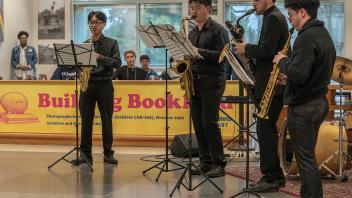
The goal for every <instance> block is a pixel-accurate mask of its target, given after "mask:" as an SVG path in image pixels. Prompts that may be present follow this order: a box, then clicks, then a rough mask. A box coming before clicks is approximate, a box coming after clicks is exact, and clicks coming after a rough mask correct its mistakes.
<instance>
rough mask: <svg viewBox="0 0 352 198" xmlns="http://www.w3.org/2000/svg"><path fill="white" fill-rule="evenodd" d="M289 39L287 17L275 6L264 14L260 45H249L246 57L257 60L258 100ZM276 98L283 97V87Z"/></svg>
mask: <svg viewBox="0 0 352 198" xmlns="http://www.w3.org/2000/svg"><path fill="white" fill-rule="evenodd" d="M287 39H288V26H287V21H286V18H285V16H284V15H283V14H282V13H281V12H280V10H279V9H278V8H277V7H276V6H273V7H271V8H269V9H268V10H267V11H265V12H264V17H263V25H262V30H261V34H260V38H259V42H258V45H252V44H247V45H246V49H245V53H246V55H248V56H250V57H252V58H255V60H256V61H255V65H256V66H255V81H256V82H255V87H254V95H255V97H256V99H261V98H262V96H263V93H264V90H265V88H266V85H267V84H268V81H269V78H270V72H271V71H272V70H273V65H274V64H273V59H274V56H275V55H276V54H277V52H278V51H281V50H282V48H283V47H284V46H285V43H286V42H287ZM275 95H276V96H282V95H283V86H281V85H278V86H277V89H276V90H275Z"/></svg>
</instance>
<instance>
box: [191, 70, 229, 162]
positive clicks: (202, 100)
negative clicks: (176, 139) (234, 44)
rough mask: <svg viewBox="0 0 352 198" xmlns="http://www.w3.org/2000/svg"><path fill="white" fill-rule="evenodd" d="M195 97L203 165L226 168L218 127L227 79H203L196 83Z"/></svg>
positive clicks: (193, 104) (193, 105) (195, 121)
mask: <svg viewBox="0 0 352 198" xmlns="http://www.w3.org/2000/svg"><path fill="white" fill-rule="evenodd" d="M194 82H195V85H194V86H195V96H194V97H192V101H191V114H192V120H193V125H194V129H195V133H196V137H197V141H198V145H199V159H200V161H201V163H206V164H214V165H221V166H225V165H226V163H225V157H224V150H223V143H222V137H221V131H220V128H219V125H218V121H219V108H220V102H221V97H222V95H223V93H224V90H225V78H224V77H223V76H219V77H214V78H210V77H207V78H201V79H196V80H195V81H194Z"/></svg>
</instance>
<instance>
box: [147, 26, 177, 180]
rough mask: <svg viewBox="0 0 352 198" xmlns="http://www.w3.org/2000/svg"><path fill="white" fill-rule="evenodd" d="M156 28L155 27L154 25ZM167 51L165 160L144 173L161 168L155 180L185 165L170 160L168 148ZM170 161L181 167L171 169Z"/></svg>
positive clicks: (166, 50) (166, 51)
mask: <svg viewBox="0 0 352 198" xmlns="http://www.w3.org/2000/svg"><path fill="white" fill-rule="evenodd" d="M151 26H152V27H153V26H154V25H153V24H151ZM154 28H155V27H154ZM167 53H168V49H167V48H165V76H166V79H165V116H166V117H165V158H164V159H163V161H161V162H158V163H157V164H155V165H153V166H152V167H150V168H148V169H146V170H144V171H143V175H145V174H146V173H147V172H149V171H150V170H152V169H154V168H157V169H160V170H159V173H158V176H157V177H156V179H155V181H159V178H160V176H161V173H162V172H171V171H176V170H180V169H183V168H184V166H183V165H181V164H179V163H176V162H173V161H172V160H170V158H169V152H168V149H169V128H170V127H169V122H168V121H169V106H168V97H169V94H170V92H169V91H168V74H167V69H168V68H167V67H168V60H167ZM169 163H172V164H174V165H176V166H178V167H179V168H174V169H169ZM161 164H163V165H162V168H160V167H159V165H161Z"/></svg>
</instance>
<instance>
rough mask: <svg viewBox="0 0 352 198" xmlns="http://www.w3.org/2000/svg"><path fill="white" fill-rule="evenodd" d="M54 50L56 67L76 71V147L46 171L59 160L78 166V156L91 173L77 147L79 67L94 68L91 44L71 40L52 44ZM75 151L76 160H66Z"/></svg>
mask: <svg viewBox="0 0 352 198" xmlns="http://www.w3.org/2000/svg"><path fill="white" fill-rule="evenodd" d="M54 48H55V54H56V60H57V64H58V67H75V69H76V80H75V94H76V96H75V99H76V107H75V110H76V112H75V113H76V123H75V129H76V145H75V147H74V148H73V149H72V150H71V151H69V152H68V153H66V154H65V155H63V156H62V157H61V158H59V159H58V160H56V161H55V162H54V163H52V164H51V165H50V166H49V167H48V169H49V170H50V169H51V167H53V166H54V165H55V164H57V163H58V162H60V161H61V160H64V161H66V162H68V163H70V164H72V165H74V166H79V164H78V163H77V162H78V159H79V155H78V154H80V156H81V158H82V159H83V161H84V162H85V163H86V164H87V165H88V167H89V169H90V170H91V171H92V172H93V168H92V165H91V164H90V163H89V162H88V159H87V157H86V156H85V154H84V153H83V152H82V150H81V148H80V147H79V146H78V78H79V74H78V73H79V72H78V71H80V69H81V67H83V66H89V67H92V66H96V65H97V63H96V59H95V55H94V48H93V45H92V44H91V43H86V44H74V43H73V41H72V40H71V43H70V44H55V43H54ZM74 151H76V159H75V160H72V161H69V160H67V159H66V157H67V156H68V155H70V154H71V153H73V152H74Z"/></svg>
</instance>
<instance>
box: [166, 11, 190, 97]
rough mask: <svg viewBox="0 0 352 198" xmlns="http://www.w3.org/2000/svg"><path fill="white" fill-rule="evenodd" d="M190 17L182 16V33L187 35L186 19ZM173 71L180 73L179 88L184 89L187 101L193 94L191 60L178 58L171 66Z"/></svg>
mask: <svg viewBox="0 0 352 198" xmlns="http://www.w3.org/2000/svg"><path fill="white" fill-rule="evenodd" d="M191 19H192V18H187V17H183V18H182V33H183V34H184V35H185V36H187V32H186V21H187V20H191ZM171 69H172V70H173V71H174V72H175V73H177V74H179V75H180V85H181V89H183V90H184V91H185V97H186V100H187V101H188V102H189V101H190V100H191V98H192V96H193V95H194V84H193V75H192V70H191V61H190V60H189V59H184V60H179V61H177V62H176V64H175V66H173V67H172V68H171Z"/></svg>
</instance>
